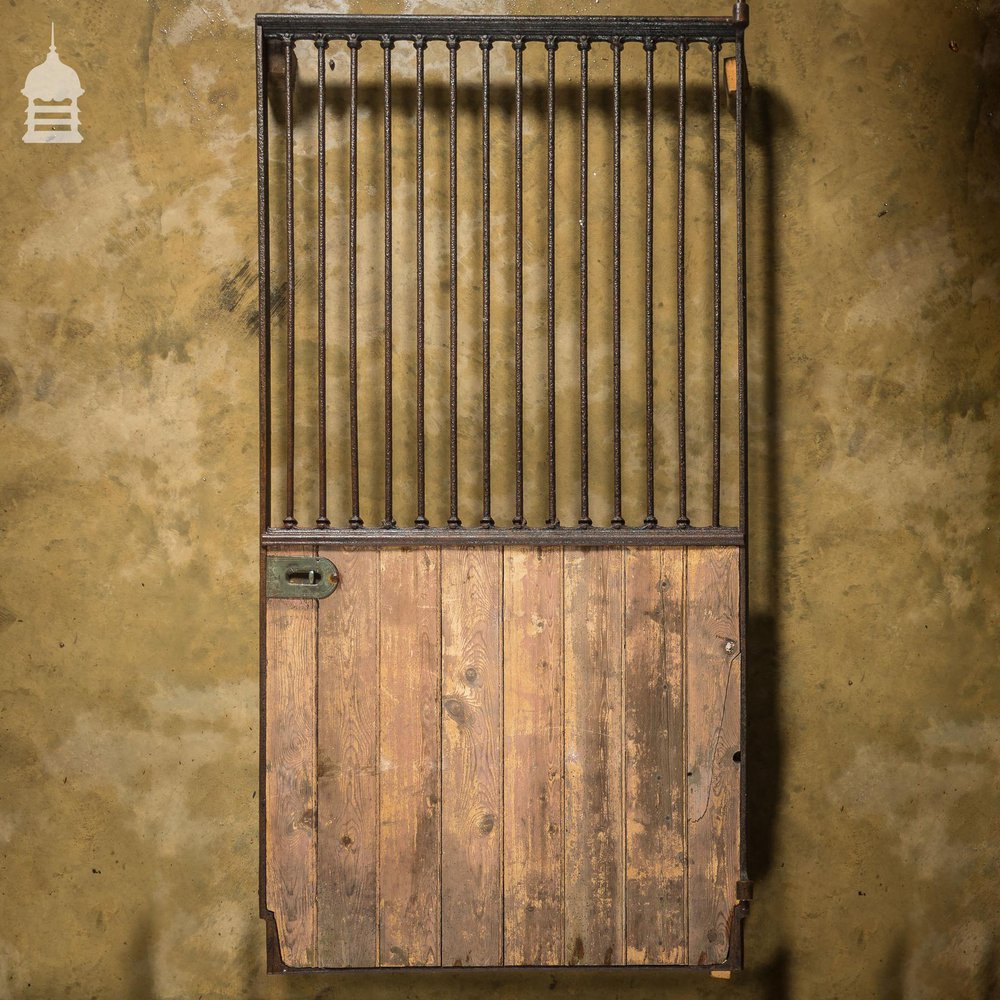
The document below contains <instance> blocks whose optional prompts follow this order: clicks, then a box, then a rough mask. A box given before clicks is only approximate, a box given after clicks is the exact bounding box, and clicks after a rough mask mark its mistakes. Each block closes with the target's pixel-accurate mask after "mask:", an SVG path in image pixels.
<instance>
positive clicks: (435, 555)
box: [379, 548, 441, 965]
mask: <svg viewBox="0 0 1000 1000" xmlns="http://www.w3.org/2000/svg"><path fill="white" fill-rule="evenodd" d="M379 589H380V594H379V602H380V611H379V636H380V658H379V659H380V666H379V727H380V733H381V738H380V746H381V764H380V771H381V774H380V791H379V856H380V858H381V861H380V865H379V881H380V902H379V907H380V913H379V932H380V933H379V936H380V943H379V962H380V964H381V965H436V964H438V962H439V961H440V955H441V950H440V920H441V912H440V904H441V853H440V852H441V805H440V796H441V788H440V760H441V742H440V736H441V705H440V693H441V591H440V554H439V552H438V551H437V550H436V549H430V548H427V549H383V550H382V553H381V575H380V586H379Z"/></svg>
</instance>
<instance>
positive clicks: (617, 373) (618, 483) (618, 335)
mask: <svg viewBox="0 0 1000 1000" xmlns="http://www.w3.org/2000/svg"><path fill="white" fill-rule="evenodd" d="M611 50H612V53H613V56H614V59H613V64H612V65H613V73H612V96H613V124H614V178H613V185H612V187H613V195H612V196H613V199H614V206H613V235H612V269H613V270H612V286H611V298H612V341H613V343H612V350H613V359H612V395H613V407H614V414H613V416H614V441H613V451H614V511H613V515H612V518H611V526H612V527H613V528H622V527H624V526H625V519H624V518H623V517H622V288H621V286H622V280H621V279H622V274H621V272H622V262H621V240H622V198H621V187H622V40H621V39H620V38H612V39H611Z"/></svg>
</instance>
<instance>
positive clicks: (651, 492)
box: [643, 38, 656, 528]
mask: <svg viewBox="0 0 1000 1000" xmlns="http://www.w3.org/2000/svg"><path fill="white" fill-rule="evenodd" d="M643 48H644V49H645V50H646V519H645V521H644V524H645V525H646V527H648V528H652V527H655V525H656V471H655V469H656V467H655V465H654V454H653V53H654V51H655V50H656V42H655V41H654V40H653V39H652V38H647V39H646V40H645V42H644V43H643Z"/></svg>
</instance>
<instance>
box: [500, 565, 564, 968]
mask: <svg viewBox="0 0 1000 1000" xmlns="http://www.w3.org/2000/svg"><path fill="white" fill-rule="evenodd" d="M503 590H504V616H503V617H504V720H505V721H504V726H505V728H504V760H505V765H504V773H505V778H504V917H505V919H504V956H505V962H506V964H507V965H558V964H560V963H561V962H562V961H563V947H564V935H563V932H564V927H563V815H562V808H563V672H562V659H563V658H562V640H563V613H562V596H563V594H562V551H561V550H560V549H555V548H507V549H506V550H505V552H504V584H503Z"/></svg>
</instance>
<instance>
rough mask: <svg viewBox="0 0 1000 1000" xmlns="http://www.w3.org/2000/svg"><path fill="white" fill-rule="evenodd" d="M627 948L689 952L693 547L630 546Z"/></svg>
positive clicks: (674, 957) (639, 959)
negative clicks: (687, 706) (688, 588)
mask: <svg viewBox="0 0 1000 1000" xmlns="http://www.w3.org/2000/svg"><path fill="white" fill-rule="evenodd" d="M625 594H626V604H625V664H626V667H625V747H626V762H625V809H626V842H627V859H626V871H627V885H626V900H627V905H626V926H627V929H628V940H627V942H626V957H627V961H628V963H629V964H630V965H683V964H685V963H686V962H687V927H686V923H687V921H686V912H685V906H686V900H685V879H686V865H685V823H684V787H685V783H686V778H685V774H684V678H683V663H682V651H683V645H682V644H683V629H684V621H683V612H684V603H683V602H684V550H683V549H678V548H673V549H668V548H664V549H629V550H628V551H627V553H626V556H625Z"/></svg>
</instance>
